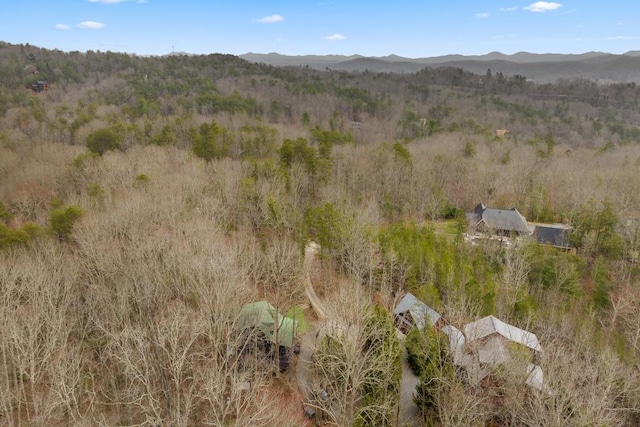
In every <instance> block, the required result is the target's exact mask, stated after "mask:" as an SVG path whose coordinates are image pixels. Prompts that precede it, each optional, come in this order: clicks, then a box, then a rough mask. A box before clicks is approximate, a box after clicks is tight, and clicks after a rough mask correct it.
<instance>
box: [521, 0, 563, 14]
mask: <svg viewBox="0 0 640 427" xmlns="http://www.w3.org/2000/svg"><path fill="white" fill-rule="evenodd" d="M561 7H562V4H560V3H556V2H553V1H537V2H535V3H531V4H530V5H529V6H527V7H525V8H524V10H528V11H529V12H548V11H550V10H556V9H559V8H561Z"/></svg>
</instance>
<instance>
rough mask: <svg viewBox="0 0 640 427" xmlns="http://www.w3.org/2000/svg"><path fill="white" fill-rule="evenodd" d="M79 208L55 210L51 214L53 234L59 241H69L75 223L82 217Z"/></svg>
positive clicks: (50, 220)
mask: <svg viewBox="0 0 640 427" xmlns="http://www.w3.org/2000/svg"><path fill="white" fill-rule="evenodd" d="M82 214H83V211H82V209H81V208H80V207H79V206H68V207H66V208H65V207H60V208H57V209H54V210H52V211H51V213H50V214H49V223H50V225H51V230H52V231H53V234H55V236H56V237H57V238H58V239H59V240H68V239H69V237H70V235H71V230H72V229H73V225H74V224H75V222H76V221H77V220H78V219H80V218H81V217H82Z"/></svg>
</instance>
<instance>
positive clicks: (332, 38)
mask: <svg viewBox="0 0 640 427" xmlns="http://www.w3.org/2000/svg"><path fill="white" fill-rule="evenodd" d="M324 39H325V40H329V41H330V42H337V41H340V40H344V39H346V37H345V36H343V35H342V34H338V33H335V34H331V35H330V36H327V37H325V38H324Z"/></svg>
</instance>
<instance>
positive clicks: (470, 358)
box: [454, 316, 543, 390]
mask: <svg viewBox="0 0 640 427" xmlns="http://www.w3.org/2000/svg"><path fill="white" fill-rule="evenodd" d="M464 337H465V342H464V345H465V349H464V353H463V355H462V357H459V360H460V365H461V366H462V367H464V368H465V369H466V370H467V375H468V380H469V382H470V383H472V384H475V383H479V382H480V381H482V380H483V379H485V378H486V377H488V376H489V375H491V373H492V372H493V371H494V370H495V369H496V368H497V367H498V366H500V365H503V364H505V363H508V362H510V361H511V360H512V359H513V358H514V356H515V355H516V354H518V355H519V357H524V359H525V361H526V362H527V370H526V374H527V377H526V383H527V384H528V385H529V386H531V387H534V388H536V389H538V390H542V387H543V374H542V370H541V369H540V367H539V366H538V365H535V364H534V362H535V359H536V356H537V355H538V354H539V353H541V352H542V347H541V346H540V343H539V342H538V337H537V336H536V335H535V334H534V333H531V332H528V331H525V330H523V329H520V328H517V327H515V326H513V325H510V324H508V323H505V322H503V321H502V320H500V319H497V318H496V317H494V316H487V317H483V318H482V319H479V320H476V321H475V322H471V323H469V324H467V325H466V326H465V327H464ZM454 360H455V354H454Z"/></svg>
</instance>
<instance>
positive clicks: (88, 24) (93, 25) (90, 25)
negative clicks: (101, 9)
mask: <svg viewBox="0 0 640 427" xmlns="http://www.w3.org/2000/svg"><path fill="white" fill-rule="evenodd" d="M106 26H107V24H103V23H102V22H96V21H84V22H81V23H79V24H78V27H79V28H86V29H89V30H99V29H100V28H104V27H106Z"/></svg>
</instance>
